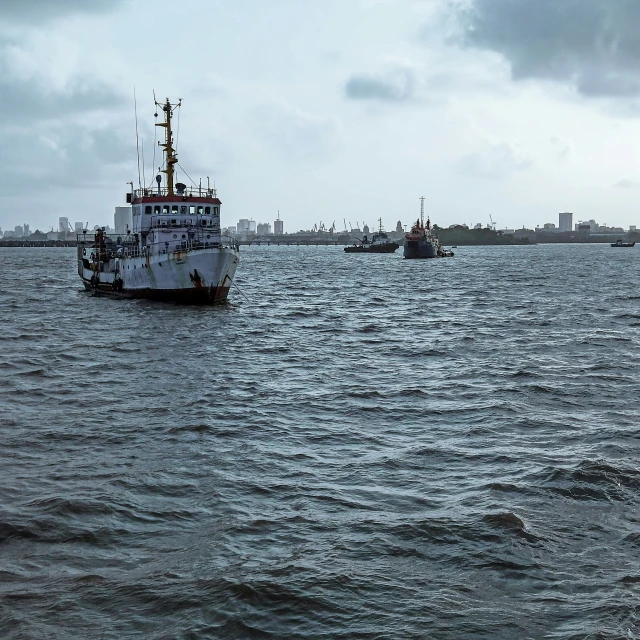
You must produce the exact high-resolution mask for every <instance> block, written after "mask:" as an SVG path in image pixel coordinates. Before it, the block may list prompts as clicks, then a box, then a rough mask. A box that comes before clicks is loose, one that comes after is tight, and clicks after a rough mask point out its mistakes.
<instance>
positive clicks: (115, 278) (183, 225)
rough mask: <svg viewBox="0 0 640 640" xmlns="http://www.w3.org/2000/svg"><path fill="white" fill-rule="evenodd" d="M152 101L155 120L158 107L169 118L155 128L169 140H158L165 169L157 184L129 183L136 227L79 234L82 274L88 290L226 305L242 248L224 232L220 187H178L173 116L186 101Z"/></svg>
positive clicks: (157, 177) (133, 296)
mask: <svg viewBox="0 0 640 640" xmlns="http://www.w3.org/2000/svg"><path fill="white" fill-rule="evenodd" d="M154 102H155V105H156V113H155V117H156V118H157V117H158V111H159V110H161V111H162V113H163V121H162V122H156V125H155V126H156V127H161V128H163V129H164V142H158V144H159V146H161V147H162V148H163V153H164V168H163V169H160V170H159V174H158V175H156V177H155V181H156V183H157V187H153V183H152V186H151V187H144V188H143V187H142V186H141V184H140V181H139V183H138V186H139V188H138V189H134V187H133V183H132V182H129V184H130V185H131V189H130V191H129V192H128V193H127V194H126V201H127V203H128V204H130V205H131V207H132V218H131V219H132V227H131V228H129V226H128V225H127V227H126V232H125V233H119V234H110V233H105V230H104V228H99V229H97V231H96V232H95V233H89V232H88V230H86V229H85V230H84V231H83V232H82V233H81V234H78V236H77V238H78V275H79V276H80V278H81V279H82V283H83V284H84V286H85V289H87V290H88V291H92V292H94V293H96V294H104V295H109V296H115V297H119V298H147V299H151V300H160V301H167V302H179V303H187V304H214V303H221V302H225V301H226V300H227V296H228V294H229V289H230V288H231V286H232V284H234V282H233V278H234V276H235V272H236V268H237V266H238V261H239V256H240V253H239V246H238V243H237V242H236V241H235V240H234V239H233V238H230V237H223V236H222V234H221V228H220V209H221V205H222V202H221V201H220V199H219V198H218V195H217V190H216V188H215V186H214V188H211V187H210V185H209V183H207V188H206V189H203V188H202V187H201V186H200V185H195V183H194V184H193V186H192V187H187V186H186V184H184V183H182V182H176V183H175V184H174V180H175V168H174V165H176V164H177V163H178V157H177V154H176V150H175V149H174V146H173V131H172V118H173V117H175V116H174V112H175V111H176V109H179V108H180V107H181V105H182V101H181V100H180V101H178V102H177V103H174V104H171V103H170V102H169V99H168V98H167V99H166V101H165V102H164V103H159V102H157V101H155V100H154ZM138 173H139V172H138ZM160 173H164V174H165V179H164V181H163V178H162V176H161V175H160ZM185 175H186V172H185ZM207 180H208V179H207ZM163 182H164V184H163ZM200 184H201V182H200Z"/></svg>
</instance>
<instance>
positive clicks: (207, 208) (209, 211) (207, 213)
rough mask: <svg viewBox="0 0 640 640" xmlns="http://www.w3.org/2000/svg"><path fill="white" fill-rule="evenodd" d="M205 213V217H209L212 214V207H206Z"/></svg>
mask: <svg viewBox="0 0 640 640" xmlns="http://www.w3.org/2000/svg"><path fill="white" fill-rule="evenodd" d="M204 213H205V215H207V216H208V215H209V214H210V213H211V207H205V208H204Z"/></svg>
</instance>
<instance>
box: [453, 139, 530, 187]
mask: <svg viewBox="0 0 640 640" xmlns="http://www.w3.org/2000/svg"><path fill="white" fill-rule="evenodd" d="M531 165H532V161H531V158H529V157H528V156H527V155H526V154H525V153H524V152H523V150H522V149H521V148H520V147H519V145H516V144H511V143H508V142H499V143H490V142H486V143H485V144H484V146H483V148H482V149H480V150H478V151H474V152H473V153H469V154H467V155H465V156H463V157H462V158H461V159H460V160H459V161H458V163H457V170H458V172H459V173H460V174H462V175H465V176H472V177H478V178H489V179H493V180H495V179H500V178H507V177H509V176H511V175H513V174H514V173H516V172H518V171H525V170H526V169H529V168H530V167H531Z"/></svg>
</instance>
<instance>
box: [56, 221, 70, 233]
mask: <svg viewBox="0 0 640 640" xmlns="http://www.w3.org/2000/svg"><path fill="white" fill-rule="evenodd" d="M70 228H71V225H70V224H69V218H66V217H62V218H58V232H59V233H64V234H66V233H67V231H69V229H70Z"/></svg>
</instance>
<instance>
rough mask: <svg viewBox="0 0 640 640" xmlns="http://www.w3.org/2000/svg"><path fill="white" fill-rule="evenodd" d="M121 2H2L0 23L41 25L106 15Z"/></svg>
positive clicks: (35, 0)
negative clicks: (66, 18)
mask: <svg viewBox="0 0 640 640" xmlns="http://www.w3.org/2000/svg"><path fill="white" fill-rule="evenodd" d="M122 2H123V0H2V2H0V21H6V22H14V23H26V24H27V25H31V24H34V23H43V22H47V21H49V20H54V19H56V18H65V17H70V16H72V15H74V14H90V13H108V12H111V11H113V10H115V9H116V8H117V7H118V6H119V5H121V4H122Z"/></svg>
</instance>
